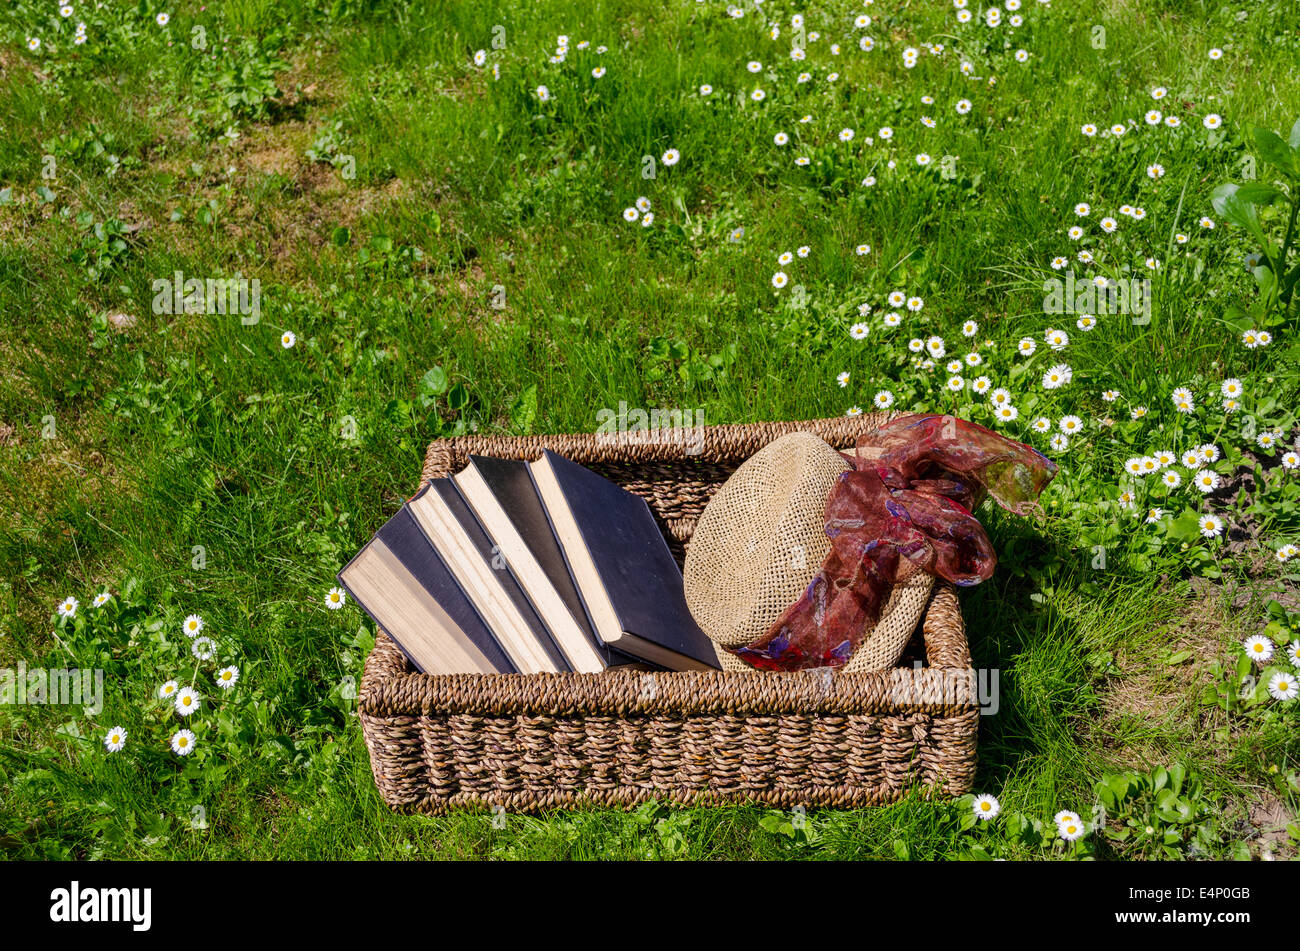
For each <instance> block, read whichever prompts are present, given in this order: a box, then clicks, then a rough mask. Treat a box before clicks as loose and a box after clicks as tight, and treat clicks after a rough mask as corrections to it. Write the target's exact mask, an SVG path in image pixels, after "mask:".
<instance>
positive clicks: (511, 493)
mask: <svg viewBox="0 0 1300 951" xmlns="http://www.w3.org/2000/svg"><path fill="white" fill-rule="evenodd" d="M338 577H339V582H340V583H341V584H342V585H343V586H344V587H345V588H346V589H347V591H348V593H349V594H351V595H352V597H353V598H355V599H356V601H357V603H358V604H360V605H361V606H362V608H364V609H365V611H366V613H367V614H369V615H370V616H371V617H372V618H374V620H375V623H376V624H377V625H379V626H380V627H381V628H383V629H384V630H385V631H386V632H388V634H389V635H390V636H391V637H392V638H393V640H394V641H396V642H397V644H398V646H399V647H401V648H402V650H403V651H404V652H405V653H406V655H407V657H409V658H410V660H411V663H412V664H414V665H415V667H416V668H417V669H418V670H420V671H421V672H423V673H429V674H457V673H521V674H536V673H556V672H564V671H576V672H581V673H595V672H599V671H602V670H605V669H606V668H608V667H614V666H620V665H626V664H644V665H649V666H650V667H651V669H654V668H665V669H668V670H710V669H715V668H717V667H718V666H719V664H718V658H717V653H716V652H715V650H714V648H713V642H712V641H710V640H709V638H708V637H707V636H705V634H704V633H703V632H702V631H701V630H700V628H699V626H698V625H697V624H696V623H695V621H694V619H693V618H692V617H691V613H690V610H689V609H688V608H687V606H686V597H685V594H684V592H683V587H682V574H681V570H680V569H679V568H678V567H677V562H676V561H675V560H674V559H673V556H672V553H671V552H670V551H669V550H668V545H667V544H666V542H665V541H664V537H663V535H662V534H661V533H660V531H659V528H658V526H657V525H656V524H655V520H654V516H653V515H651V513H650V509H649V506H647V505H646V503H645V500H644V499H642V498H641V497H640V496H637V495H635V494H633V493H631V492H628V491H627V490H625V489H623V488H622V487H620V486H618V485H616V484H615V483H613V482H611V481H610V480H608V479H606V478H605V477H603V476H601V475H598V474H597V473H595V472H592V471H591V470H590V469H586V468H584V467H583V466H580V465H578V464H577V463H575V462H573V461H571V460H569V459H566V458H564V457H563V456H560V455H557V454H556V453H554V452H551V451H550V450H546V451H545V453H544V454H543V456H542V457H541V458H540V459H538V460H537V461H535V462H524V461H522V460H516V459H495V458H490V457H486V456H471V457H470V461H469V465H468V466H466V467H465V469H463V470H462V471H461V472H459V473H457V474H456V475H454V476H452V477H450V478H446V479H433V480H430V481H429V482H428V483H426V484H425V485H424V486H423V488H421V490H420V491H419V493H418V494H416V495H415V496H414V497H413V498H412V499H411V500H410V501H408V502H407V503H406V504H405V505H403V506H402V509H401V511H399V512H398V513H397V514H396V515H394V516H393V517H392V518H391V519H389V520H388V522H387V523H385V524H384V526H383V527H382V528H380V529H379V531H378V533H377V534H376V535H375V537H374V538H373V539H371V540H370V542H368V543H367V544H366V546H365V547H364V548H363V549H361V551H360V552H359V553H358V554H357V556H356V557H355V558H353V559H352V561H350V562H349V563H348V564H347V566H346V567H344V568H343V570H342V571H340V572H339V576H338Z"/></svg>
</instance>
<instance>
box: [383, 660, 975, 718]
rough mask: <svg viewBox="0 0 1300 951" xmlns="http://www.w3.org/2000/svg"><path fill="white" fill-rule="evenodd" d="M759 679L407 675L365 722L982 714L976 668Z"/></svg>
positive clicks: (718, 674) (719, 674)
mask: <svg viewBox="0 0 1300 951" xmlns="http://www.w3.org/2000/svg"><path fill="white" fill-rule="evenodd" d="M376 649H380V648H378V647H377V648H376ZM393 649H394V650H395V649H396V647H394V648H393ZM756 674H757V676H756V675H755V674H751V673H748V672H732V671H656V672H653V673H650V672H641V671H624V670H617V669H611V670H607V671H604V672H602V673H593V674H577V673H542V674H421V673H407V674H398V675H396V676H391V677H387V678H383V679H375V680H371V681H370V682H369V683H367V684H365V686H364V688H363V690H362V692H361V696H360V698H359V712H360V714H361V716H362V718H363V719H365V718H367V717H369V718H375V719H386V718H389V717H394V716H426V717H427V716H431V715H437V716H449V715H454V714H472V715H479V716H528V715H532V716H537V717H541V718H550V717H563V716H611V717H617V718H622V717H627V716H632V715H641V716H682V715H690V716H709V715H715V714H729V715H748V714H763V715H771V716H777V715H781V714H794V713H806V714H845V713H856V712H861V711H862V710H863V709H866V708H869V709H870V710H871V712H872V713H878V714H881V715H893V714H906V713H929V714H932V715H942V716H952V715H955V714H958V713H962V712H965V711H969V710H972V709H978V707H979V703H978V701H977V699H976V693H975V689H974V683H973V680H974V678H975V676H976V670H975V668H973V667H922V668H919V669H912V668H907V667H894V668H892V669H890V670H881V671H866V672H862V673H853V674H841V673H832V671H831V668H828V667H823V668H819V669H817V670H803V671H782V672H774V671H766V672H764V671H759V672H756ZM945 697H951V699H945Z"/></svg>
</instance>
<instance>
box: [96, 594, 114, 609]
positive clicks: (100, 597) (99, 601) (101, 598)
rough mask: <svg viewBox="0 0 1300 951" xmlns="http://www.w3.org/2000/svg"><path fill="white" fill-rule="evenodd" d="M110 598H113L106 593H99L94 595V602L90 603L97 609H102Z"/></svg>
mask: <svg viewBox="0 0 1300 951" xmlns="http://www.w3.org/2000/svg"><path fill="white" fill-rule="evenodd" d="M112 598H113V596H112V595H111V594H109V593H108V592H107V591H101V592H100V593H99V594H97V595H95V600H94V601H92V602H91V603H92V604H93V605H94V606H95V607H97V608H102V607H103V606H104V605H106V604H108V602H109V601H110V600H112Z"/></svg>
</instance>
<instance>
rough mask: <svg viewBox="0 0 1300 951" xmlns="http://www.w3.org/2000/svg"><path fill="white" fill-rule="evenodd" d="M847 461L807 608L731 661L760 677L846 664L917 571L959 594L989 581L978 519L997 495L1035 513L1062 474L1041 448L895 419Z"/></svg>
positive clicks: (932, 419) (957, 426) (832, 499)
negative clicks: (949, 585)
mask: <svg viewBox="0 0 1300 951" xmlns="http://www.w3.org/2000/svg"><path fill="white" fill-rule="evenodd" d="M845 458H846V459H848V460H849V462H850V463H852V464H853V466H854V468H853V469H850V470H848V471H846V472H845V473H844V474H843V475H841V476H840V478H839V480H838V481H837V482H836V483H835V485H834V487H833V488H832V489H831V492H830V495H829V496H828V498H827V500H826V511H825V521H826V536H827V537H828V538H829V539H830V540H831V550H830V553H829V554H828V555H827V556H826V560H825V561H824V562H823V563H822V567H821V570H820V571H818V572H817V574H816V575H814V576H813V579H812V581H811V582H810V583H809V585H808V587H807V588H806V589H805V590H804V593H803V595H802V596H801V597H800V598H799V600H798V601H796V602H795V603H794V604H792V605H790V607H789V608H787V609H786V611H785V613H783V614H782V615H781V616H780V617H779V618H778V619H777V620H776V622H775V623H774V624H773V625H772V627H771V628H770V629H769V630H768V631H767V632H766V633H765V634H763V636H762V637H760V638H758V639H757V640H755V641H753V642H751V643H749V644H747V645H745V646H744V647H740V648H737V649H735V650H734V651H733V653H734V654H736V655H737V656H738V657H740V658H741V659H742V660H744V661H746V662H747V663H748V664H750V666H752V667H757V668H759V669H761V670H802V669H804V668H808V667H840V666H842V665H843V664H845V663H846V662H847V661H848V659H849V658H850V657H851V656H852V655H853V651H854V650H855V649H856V648H857V646H858V644H859V643H861V642H862V640H864V639H865V638H866V636H867V635H868V634H869V633H870V631H871V629H872V628H873V627H874V626H875V624H876V621H878V620H879V618H880V612H881V609H882V608H883V607H884V606H885V603H886V602H887V601H888V600H889V595H890V592H892V591H893V588H894V585H895V584H897V583H899V582H900V581H902V580H904V579H905V578H907V577H909V576H910V575H911V574H912V573H913V572H916V571H928V572H930V573H931V574H933V575H935V576H936V577H939V578H943V579H945V580H947V581H951V582H952V583H953V584H957V585H962V586H968V585H974V584H978V583H979V582H981V581H984V580H986V579H987V578H989V577H990V576H991V575H992V574H993V569H994V567H995V566H996V565H997V555H996V554H995V553H994V551H993V546H992V544H991V543H990V542H989V539H988V536H987V535H985V534H984V527H983V526H982V525H980V523H979V522H978V521H977V520H976V518H975V516H974V515H972V514H971V513H972V512H973V511H974V510H975V509H976V508H978V507H979V505H980V503H981V502H983V501H984V499H985V498H986V497H987V496H992V497H993V499H994V500H995V501H996V502H997V503H998V504H999V505H1001V506H1002V507H1003V508H1005V509H1007V510H1009V511H1012V512H1015V513H1016V514H1017V515H1028V514H1030V513H1031V512H1032V511H1034V510H1036V509H1037V508H1038V501H1037V500H1038V496H1039V495H1040V494H1041V493H1042V491H1043V489H1045V488H1047V485H1048V483H1049V482H1051V481H1052V478H1053V477H1054V476H1055V475H1056V472H1057V467H1056V464H1055V463H1053V462H1052V461H1051V460H1050V459H1048V458H1047V457H1046V456H1044V455H1043V454H1042V453H1040V452H1038V451H1037V450H1035V449H1032V448H1030V447H1029V446H1026V445H1024V444H1023V443H1018V442H1015V441H1014V440H1010V439H1007V438H1006V437H1004V436H999V435H998V434H997V433H995V432H992V431H990V430H988V429H985V428H984V427H983V426H978V425H976V424H975V423H971V422H967V421H966V420H962V419H957V418H956V417H955V416H936V415H910V416H899V417H897V418H895V419H893V420H891V421H890V422H888V423H886V424H885V425H883V426H881V427H879V428H877V429H875V430H874V431H872V432H869V433H867V434H865V435H863V436H862V437H860V438H859V439H858V441H857V446H856V447H855V451H854V452H853V453H852V454H847V453H846V454H845Z"/></svg>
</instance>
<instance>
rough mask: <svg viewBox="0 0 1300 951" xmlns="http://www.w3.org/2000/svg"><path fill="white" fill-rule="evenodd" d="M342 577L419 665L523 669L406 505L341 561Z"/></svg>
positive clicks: (431, 670) (428, 669)
mask: <svg viewBox="0 0 1300 951" xmlns="http://www.w3.org/2000/svg"><path fill="white" fill-rule="evenodd" d="M338 580H339V583H340V584H341V585H342V586H343V587H344V588H345V589H346V590H347V592H348V593H349V594H350V595H352V597H353V599H354V600H355V601H356V602H357V604H359V605H361V608H362V610H364V611H365V612H366V613H367V614H369V615H370V616H371V617H372V618H373V619H374V621H375V624H377V625H378V626H379V627H381V628H382V629H383V630H385V631H387V632H388V634H389V636H391V637H392V638H393V640H394V641H395V642H396V643H397V646H398V647H400V648H401V649H402V652H403V653H405V654H406V656H407V657H408V658H409V659H410V661H411V663H412V664H413V665H414V666H415V668H416V670H419V671H420V672H422V673H426V674H458V673H515V672H516V671H517V668H516V667H515V665H514V664H513V663H512V662H511V660H510V658H509V657H508V656H507V654H506V653H505V651H504V650H502V648H501V646H500V644H499V643H498V642H497V640H496V638H495V637H494V636H493V634H492V630H491V628H490V627H489V626H488V624H487V622H486V621H485V620H484V619H483V617H482V615H481V614H479V612H478V610H477V609H476V608H475V607H474V605H473V603H472V602H471V601H470V600H469V598H468V597H466V595H465V593H464V591H463V590H462V589H461V587H460V585H459V584H458V583H457V581H456V579H455V577H454V576H453V575H452V572H451V571H450V569H448V567H447V565H446V563H445V562H443V560H442V559H441V558H440V557H439V555H438V553H437V551H436V550H435V549H434V548H433V546H432V545H430V544H429V541H428V539H427V538H425V535H424V532H423V531H421V529H420V527H419V525H418V524H417V523H416V521H415V518H414V516H413V515H412V514H411V512H410V510H409V509H408V508H407V507H406V506H403V507H402V508H401V509H400V510H399V511H398V512H397V514H396V515H394V516H393V517H392V518H390V519H389V520H388V521H387V522H385V523H384V525H383V526H382V527H381V528H380V529H379V531H378V532H377V533H376V534H375V537H374V538H372V539H371V540H370V541H369V542H368V543H367V544H366V546H365V547H364V548H362V549H361V551H359V552H358V553H357V555H356V557H354V558H353V559H352V560H351V561H350V562H348V563H347V564H346V565H344V566H343V569H342V570H341V571H340V572H339V573H338Z"/></svg>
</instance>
